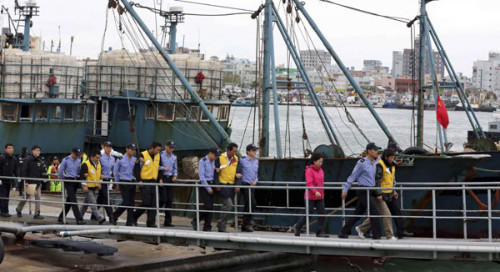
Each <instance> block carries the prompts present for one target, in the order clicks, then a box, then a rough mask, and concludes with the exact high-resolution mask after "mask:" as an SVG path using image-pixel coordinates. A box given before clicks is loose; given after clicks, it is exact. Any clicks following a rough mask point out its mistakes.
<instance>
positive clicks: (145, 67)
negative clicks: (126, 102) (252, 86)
mask: <svg viewBox="0 0 500 272" xmlns="http://www.w3.org/2000/svg"><path fill="white" fill-rule="evenodd" d="M170 57H171V58H172V60H173V61H174V63H175V64H176V65H177V67H178V68H179V69H180V70H181V72H182V73H183V74H184V75H185V76H186V78H187V79H188V80H189V82H190V84H191V85H192V86H193V87H194V88H195V89H197V86H196V84H195V81H194V77H195V76H196V75H197V74H198V72H200V71H202V72H203V73H204V74H205V76H206V77H207V79H206V80H205V82H207V83H204V88H207V89H208V91H209V92H210V91H213V92H217V86H218V85H219V83H217V84H211V85H212V86H210V83H208V82H211V80H209V79H208V77H211V76H213V77H214V78H215V81H214V82H218V80H219V78H220V72H221V68H222V67H221V65H220V64H219V63H216V62H212V61H205V60H200V58H199V57H198V56H195V55H189V54H174V55H170ZM210 70H216V71H210ZM87 79H88V86H89V90H90V93H91V94H92V95H97V94H100V95H106V94H107V95H122V94H123V91H124V90H133V91H135V92H136V94H137V95H139V96H141V97H154V93H155V88H156V94H157V95H156V98H157V99H172V98H179V96H178V95H177V94H174V90H176V92H177V93H179V94H180V95H182V96H183V97H184V98H189V95H187V94H186V93H187V92H186V91H185V88H184V86H183V85H182V83H181V81H180V80H179V79H177V78H176V76H175V75H174V73H173V71H172V70H171V69H170V67H169V66H168V64H167V62H166V61H165V60H163V58H162V56H161V55H160V53H159V52H158V51H144V52H139V53H134V52H129V51H126V50H113V51H109V52H105V53H103V54H101V56H100V58H99V60H98V61H97V63H95V64H91V65H89V66H88V75H87Z"/></svg>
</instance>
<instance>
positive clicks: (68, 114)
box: [64, 105, 74, 121]
mask: <svg viewBox="0 0 500 272" xmlns="http://www.w3.org/2000/svg"><path fill="white" fill-rule="evenodd" d="M73 118H74V113H73V106H71V105H66V107H65V109H64V120H66V121H72V120H73Z"/></svg>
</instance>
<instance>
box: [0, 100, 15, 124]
mask: <svg viewBox="0 0 500 272" xmlns="http://www.w3.org/2000/svg"><path fill="white" fill-rule="evenodd" d="M0 107H1V112H2V114H1V116H0V117H1V118H0V119H1V120H2V121H9V122H15V121H17V105H16V104H8V103H3V104H1V105H0Z"/></svg>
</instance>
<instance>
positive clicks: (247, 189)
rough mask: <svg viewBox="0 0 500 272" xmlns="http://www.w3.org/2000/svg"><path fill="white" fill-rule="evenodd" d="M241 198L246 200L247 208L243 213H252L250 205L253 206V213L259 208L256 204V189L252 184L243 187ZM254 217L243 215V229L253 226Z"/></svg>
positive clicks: (244, 208) (245, 207)
mask: <svg viewBox="0 0 500 272" xmlns="http://www.w3.org/2000/svg"><path fill="white" fill-rule="evenodd" d="M240 192H241V196H242V197H244V198H245V206H244V207H243V212H245V213H248V212H250V203H251V205H252V210H251V211H252V212H255V209H256V208H257V203H256V202H255V189H253V188H252V187H251V186H250V184H245V183H244V185H242V186H241V191H240ZM251 221H252V215H251V214H245V215H243V223H242V225H241V227H244V226H249V225H251V223H252V222H251Z"/></svg>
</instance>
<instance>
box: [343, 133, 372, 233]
mask: <svg viewBox="0 0 500 272" xmlns="http://www.w3.org/2000/svg"><path fill="white" fill-rule="evenodd" d="M379 149H380V147H378V146H377V145H375V144H374V143H369V144H368V145H367V146H366V154H367V155H366V157H364V158H362V159H360V160H359V161H358V162H357V163H356V166H355V167H354V169H353V170H352V173H351V175H350V176H349V178H347V182H346V183H345V185H344V189H343V190H342V196H341V197H342V199H345V198H346V197H347V192H348V191H349V189H350V188H351V186H352V184H353V183H354V181H357V182H358V186H359V187H361V188H366V190H356V195H357V197H358V202H357V205H356V210H355V211H354V215H355V216H354V217H350V218H349V219H348V220H347V222H346V224H345V225H344V227H343V228H342V230H341V232H340V234H339V238H348V237H349V236H348V235H349V234H350V233H351V229H352V227H354V224H356V222H358V220H359V219H361V217H360V215H362V214H364V213H365V211H366V210H367V209H368V201H370V215H375V216H377V215H378V211H377V199H378V200H381V199H382V195H381V194H380V192H379V191H377V190H369V188H371V187H375V186H376V182H375V173H376V170H377V160H378V150H379ZM369 219H370V223H371V224H370V225H371V227H372V232H373V239H375V240H378V239H380V236H381V235H382V234H381V232H382V230H381V228H380V219H379V218H378V217H369Z"/></svg>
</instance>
